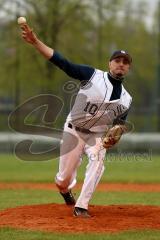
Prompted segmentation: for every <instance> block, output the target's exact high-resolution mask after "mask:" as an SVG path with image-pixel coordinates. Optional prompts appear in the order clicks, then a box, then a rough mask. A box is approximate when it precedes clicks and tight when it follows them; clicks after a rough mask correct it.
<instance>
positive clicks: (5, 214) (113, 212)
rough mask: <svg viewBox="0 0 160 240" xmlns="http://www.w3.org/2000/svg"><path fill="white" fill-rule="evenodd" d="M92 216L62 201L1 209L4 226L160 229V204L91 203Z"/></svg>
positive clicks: (53, 229) (51, 229)
mask: <svg viewBox="0 0 160 240" xmlns="http://www.w3.org/2000/svg"><path fill="white" fill-rule="evenodd" d="M89 210H90V213H91V216H92V217H91V218H87V219H84V218H83V219H82V218H76V217H73V215H72V211H73V210H72V208H71V207H67V206H65V205H62V204H44V205H33V206H21V207H16V208H12V209H7V210H3V211H1V212H0V227H7V226H9V227H13V228H19V229H29V230H41V231H47V232H63V233H65V232H66V233H80V232H83V233H84V232H86V233H87V232H88V233H90V232H96V233H105V232H120V231H124V230H135V229H136V230H140V229H141V230H142V229H143V230H144V229H159V230H160V207H155V206H142V205H120V206H117V205H113V206H112V205H111V206H90V209H89Z"/></svg>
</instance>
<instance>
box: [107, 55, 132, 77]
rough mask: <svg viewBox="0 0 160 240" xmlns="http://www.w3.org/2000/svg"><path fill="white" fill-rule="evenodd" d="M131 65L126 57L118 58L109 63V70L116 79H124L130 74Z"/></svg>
mask: <svg viewBox="0 0 160 240" xmlns="http://www.w3.org/2000/svg"><path fill="white" fill-rule="evenodd" d="M129 68H130V64H129V62H128V60H127V59H126V58H124V57H118V58H115V59H113V60H112V61H110V62H109V70H110V72H111V74H112V75H113V76H115V77H119V78H121V77H123V76H125V75H126V74H127V73H128V72H129Z"/></svg>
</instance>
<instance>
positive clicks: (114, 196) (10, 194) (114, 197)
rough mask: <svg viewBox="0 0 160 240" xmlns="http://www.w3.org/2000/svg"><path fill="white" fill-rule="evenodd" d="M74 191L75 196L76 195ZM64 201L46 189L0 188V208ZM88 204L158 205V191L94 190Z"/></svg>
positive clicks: (159, 197)
mask: <svg viewBox="0 0 160 240" xmlns="http://www.w3.org/2000/svg"><path fill="white" fill-rule="evenodd" d="M78 194H79V193H78V192H76V197H77V196H78ZM47 203H64V201H63V199H62V197H61V196H60V194H59V193H58V192H56V191H48V190H27V189H25V190H24V189H23V190H1V201H0V209H5V208H11V207H16V206H20V205H32V204H47ZM90 204H95V205H112V204H115V205H117V204H142V205H157V206H159V205H160V193H159V192H155V193H144V192H95V193H94V195H93V198H92V200H91V202H90Z"/></svg>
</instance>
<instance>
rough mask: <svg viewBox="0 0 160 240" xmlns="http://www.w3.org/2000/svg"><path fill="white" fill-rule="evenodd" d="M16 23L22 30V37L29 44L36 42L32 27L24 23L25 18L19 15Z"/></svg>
mask: <svg viewBox="0 0 160 240" xmlns="http://www.w3.org/2000/svg"><path fill="white" fill-rule="evenodd" d="M18 24H19V26H20V28H21V30H22V34H21V36H22V38H23V39H24V40H25V41H26V42H27V43H30V44H35V43H36V42H37V40H38V39H37V36H36V34H35V33H34V32H33V29H31V28H30V27H29V26H28V24H27V23H26V19H25V18H23V17H20V18H19V19H18Z"/></svg>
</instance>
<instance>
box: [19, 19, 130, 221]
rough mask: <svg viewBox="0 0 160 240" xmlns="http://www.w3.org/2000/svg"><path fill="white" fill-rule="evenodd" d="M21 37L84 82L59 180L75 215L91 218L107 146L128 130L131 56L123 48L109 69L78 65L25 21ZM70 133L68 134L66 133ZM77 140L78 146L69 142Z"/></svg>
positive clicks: (73, 112)
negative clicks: (79, 182) (82, 169)
mask: <svg viewBox="0 0 160 240" xmlns="http://www.w3.org/2000/svg"><path fill="white" fill-rule="evenodd" d="M21 29H22V37H23V39H24V40H25V41H26V42H27V43H30V44H31V45H32V46H33V47H34V48H36V49H37V50H38V51H39V52H40V53H41V54H42V55H43V56H44V57H45V58H46V59H48V60H49V61H51V62H52V63H53V64H55V65H56V66H57V67H58V68H60V69H62V70H63V71H64V72H65V73H66V74H67V75H69V76H70V77H72V78H74V79H78V80H79V81H80V83H81V86H80V90H79V92H78V94H77V97H76V100H75V103H74V106H73V108H72V109H71V112H70V113H69V115H68V117H67V119H66V122H65V124H64V134H63V141H62V144H61V149H60V161H59V171H58V173H57V175H56V178H55V182H56V185H57V187H58V189H59V192H60V194H61V195H62V196H63V198H64V200H65V202H66V204H67V205H74V211H73V215H74V216H78V217H90V214H89V212H88V205H89V201H90V199H91V197H92V194H93V192H94V191H95V189H96V186H97V184H98V182H99V181H100V178H101V176H102V174H103V172H104V159H105V153H106V149H109V148H111V147H112V146H114V145H115V144H116V143H117V142H118V141H119V140H120V138H121V136H122V134H123V133H124V132H126V131H127V129H126V125H125V120H126V117H127V114H128V111H129V109H130V105H131V101H132V98H131V96H130V94H129V93H128V92H127V91H126V89H125V88H124V86H123V79H124V77H125V76H126V74H127V73H128V72H129V69H130V66H131V63H132V58H131V56H130V55H129V54H128V53H127V52H126V51H123V50H118V51H115V52H114V53H113V54H112V56H111V57H110V61H109V64H108V68H109V71H108V72H104V71H102V70H99V69H95V68H93V67H91V66H87V65H79V64H74V63H72V62H70V61H69V60H67V59H66V58H64V57H63V56H62V55H61V54H60V53H59V52H57V51H55V50H54V49H52V48H50V47H48V46H46V45H45V44H44V43H43V42H41V41H40V40H39V39H38V38H37V36H36V34H35V33H34V32H33V31H32V30H31V29H30V27H29V26H28V25H27V23H24V24H22V25H21ZM66 133H70V134H66ZM73 136H74V137H76V138H77V139H78V144H77V145H76V147H75V148H74V149H71V148H70V146H71V145H72V143H73V141H74V138H73ZM84 153H85V154H86V155H87V157H88V165H87V168H86V173H85V178H84V183H83V186H82V190H81V193H80V195H79V197H78V199H77V200H75V198H74V196H73V194H72V191H71V190H72V188H73V187H74V186H75V184H76V174H77V169H78V167H79V165H80V164H81V159H82V156H83V154H84Z"/></svg>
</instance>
